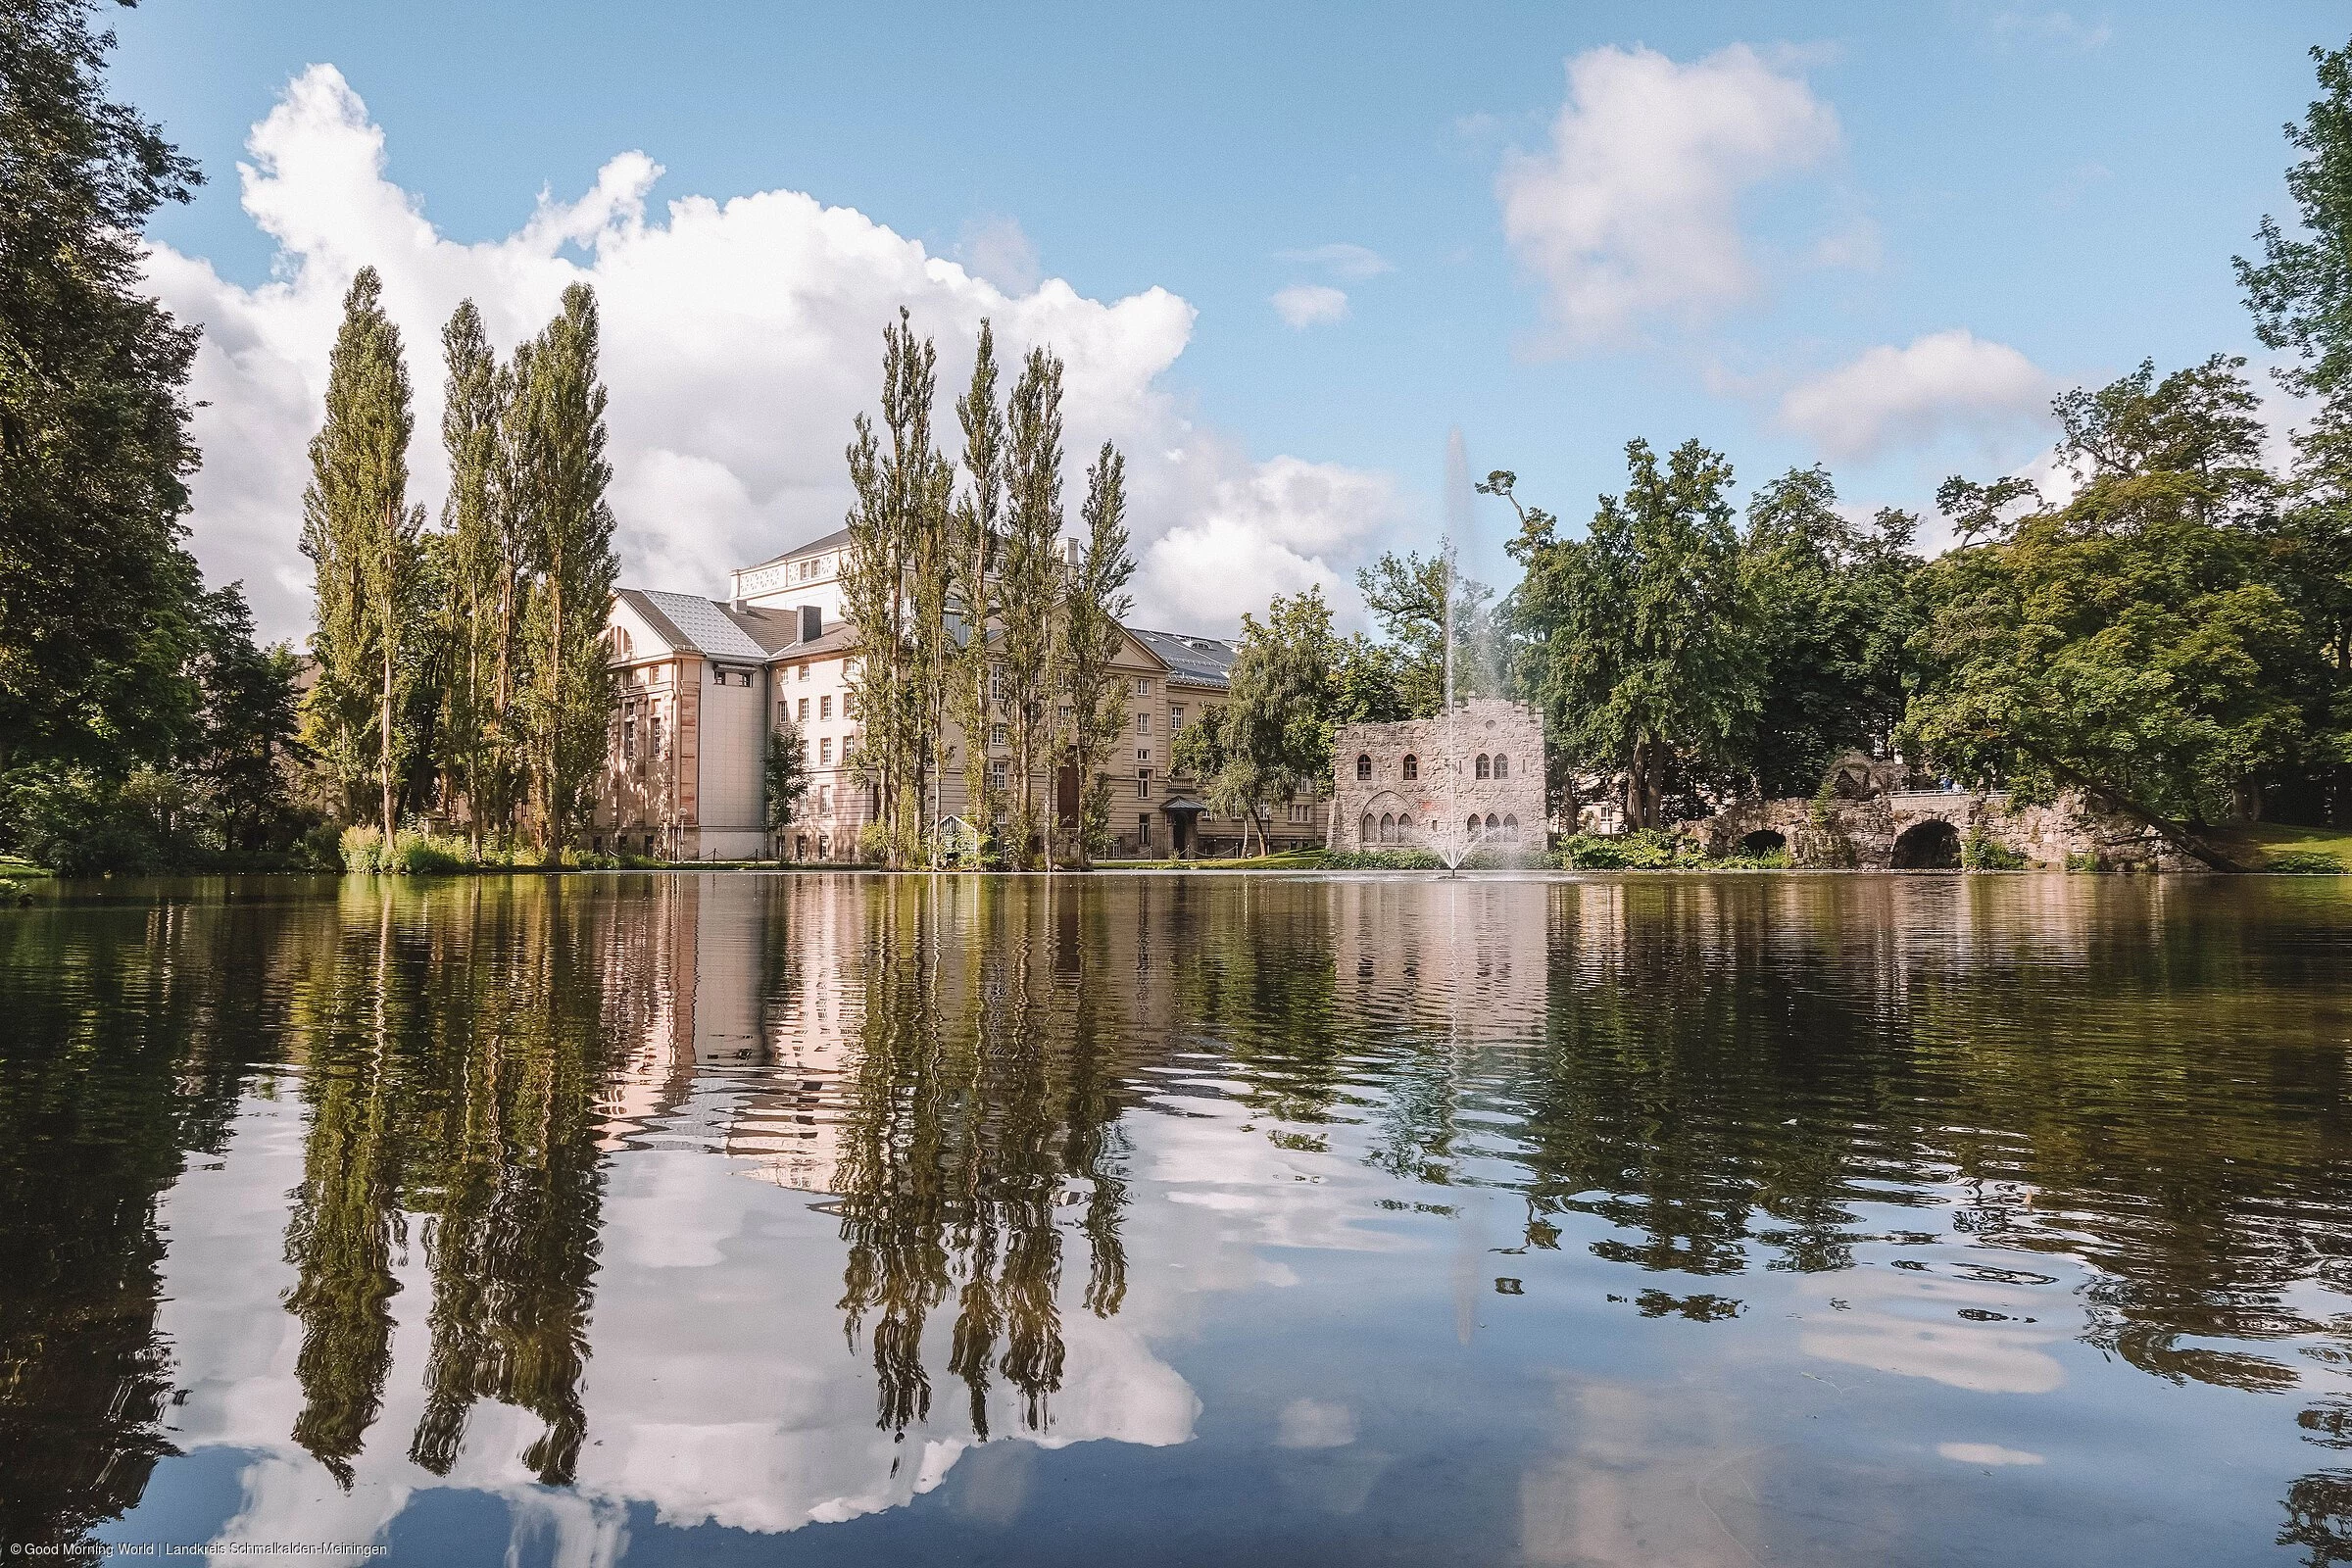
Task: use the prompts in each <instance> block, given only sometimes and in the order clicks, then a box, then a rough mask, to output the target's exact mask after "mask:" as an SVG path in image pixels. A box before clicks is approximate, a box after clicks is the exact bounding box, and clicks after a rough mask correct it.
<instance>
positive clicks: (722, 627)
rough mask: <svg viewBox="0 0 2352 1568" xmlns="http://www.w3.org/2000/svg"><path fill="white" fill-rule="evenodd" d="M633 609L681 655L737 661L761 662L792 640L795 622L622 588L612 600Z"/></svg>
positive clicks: (704, 601) (698, 597)
mask: <svg viewBox="0 0 2352 1568" xmlns="http://www.w3.org/2000/svg"><path fill="white" fill-rule="evenodd" d="M613 597H614V598H616V599H618V600H619V601H620V602H621V603H623V604H625V605H627V606H628V607H629V608H630V609H631V610H633V611H635V612H636V613H637V614H638V616H639V618H641V619H642V620H644V622H645V624H646V626H647V628H648V629H650V630H651V631H652V632H653V633H654V634H655V635H656V636H658V637H660V638H661V639H662V641H663V642H665V643H667V644H669V646H670V647H671V648H672V649H674V650H676V651H677V652H680V653H690V654H701V655H702V656H703V657H704V658H706V659H714V660H726V661H733V662H741V663H751V664H759V663H765V662H767V658H768V655H769V653H770V652H771V651H772V650H773V649H774V648H778V647H781V646H783V645H784V644H786V643H789V642H791V641H792V640H793V633H794V631H795V630H796V629H797V623H788V621H789V617H788V616H784V615H770V614H767V613H762V612H759V611H748V610H747V611H742V612H737V611H734V610H730V609H728V608H727V607H726V606H725V605H722V604H719V603H718V602H717V601H715V600H711V599H705V598H704V597H702V595H700V594H672V593H663V592H662V591H661V590H659V589H654V588H623V589H621V590H620V591H619V592H618V593H617V594H615V595H614V596H613Z"/></svg>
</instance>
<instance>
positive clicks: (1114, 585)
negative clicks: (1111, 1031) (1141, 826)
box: [1054, 441, 1135, 861]
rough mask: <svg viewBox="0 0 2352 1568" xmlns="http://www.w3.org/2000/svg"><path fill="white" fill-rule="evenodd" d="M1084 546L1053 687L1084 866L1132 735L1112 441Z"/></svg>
mask: <svg viewBox="0 0 2352 1568" xmlns="http://www.w3.org/2000/svg"><path fill="white" fill-rule="evenodd" d="M1078 515H1079V520H1080V521H1081V522H1082V523H1083V524H1084V525H1085V528H1086V542H1085V544H1084V546H1083V547H1082V548H1081V549H1080V551H1079V553H1078V559H1077V562H1076V564H1074V565H1073V566H1072V567H1071V568H1070V571H1069V573H1068V581H1067V583H1066V585H1065V592H1064V597H1063V610H1062V626H1061V636H1060V639H1059V648H1060V657H1059V659H1057V660H1056V661H1055V663H1056V665H1057V666H1058V667H1057V669H1056V677H1057V678H1056V680H1055V682H1054V685H1055V688H1056V691H1057V695H1058V697H1059V699H1060V701H1059V705H1058V707H1059V709H1060V710H1061V711H1066V712H1067V714H1068V717H1067V718H1066V719H1065V720H1063V721H1062V723H1061V725H1060V726H1059V728H1060V734H1059V736H1058V737H1057V738H1058V739H1059V741H1060V743H1061V744H1060V745H1059V746H1057V747H1056V748H1055V750H1056V752H1057V753H1066V755H1067V756H1068V757H1069V760H1070V764H1071V765H1072V766H1073V767H1075V768H1076V769H1077V770H1078V780H1079V805H1078V823H1077V829H1076V831H1075V832H1074V833H1073V834H1072V835H1071V837H1072V840H1073V843H1072V845H1071V850H1072V853H1073V855H1074V856H1075V858H1078V859H1079V860H1080V861H1084V860H1085V859H1087V858H1090V857H1091V856H1093V855H1094V854H1095V853H1097V852H1098V851H1099V850H1101V849H1103V847H1105V845H1106V842H1107V839H1108V836H1109V831H1110V798H1111V773H1110V767H1111V763H1112V762H1113V761H1114V760H1116V758H1117V755H1118V747H1119V745H1120V743H1121V742H1122V741H1123V740H1124V739H1125V737H1126V731H1127V683H1126V681H1125V679H1123V678H1122V677H1120V676H1118V675H1116V674H1114V673H1112V670H1111V662H1112V661H1113V660H1115V659H1116V658H1118V655H1119V645H1120V644H1121V643H1122V642H1123V641H1124V640H1125V638H1126V633H1125V632H1124V631H1123V630H1122V629H1121V628H1120V626H1119V622H1120V621H1121V620H1123V619H1124V618H1126V615H1127V612H1128V610H1129V609H1130V608H1131V607H1132V605H1133V604H1134V600H1133V599H1132V597H1130V596H1129V594H1128V593H1127V591H1126V589H1127V583H1128V580H1129V579H1130V578H1132V577H1133V576H1134V575H1135V557H1134V555H1133V554H1132V553H1130V551H1129V549H1128V538H1127V460H1126V459H1125V458H1123V457H1121V456H1120V455H1119V453H1118V450H1117V449H1116V448H1114V447H1113V446H1112V445H1111V444H1110V443H1109V442H1107V441H1105V442H1103V450H1102V451H1101V452H1100V453H1098V454H1097V455H1096V458H1095V462H1094V466H1092V467H1090V468H1088V469H1087V474H1086V500H1085V502H1084V503H1083V504H1082V505H1081V506H1080V508H1079V513H1078Z"/></svg>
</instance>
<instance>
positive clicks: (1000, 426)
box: [948, 318, 1005, 834]
mask: <svg viewBox="0 0 2352 1568" xmlns="http://www.w3.org/2000/svg"><path fill="white" fill-rule="evenodd" d="M956 419H957V420H958V422H960V423H961V425H962V426H963V472H964V490H963V493H962V495H960V496H959V497H957V498H956V506H955V509H954V511H953V512H952V513H951V514H950V515H949V520H948V526H949V535H950V544H949V551H948V559H949V565H948V603H949V607H950V611H951V613H953V614H954V615H955V617H956V623H957V626H958V628H959V629H958V632H957V636H956V650H955V653H954V655H953V659H952V666H951V668H950V670H949V686H948V690H949V700H948V716H949V717H950V718H951V719H952V720H954V722H955V724H956V728H957V729H958V730H960V731H961V732H962V734H963V797H964V810H965V811H966V812H967V813H968V814H969V816H970V818H971V821H972V825H973V827H974V829H975V830H976V831H978V832H981V833H990V834H993V832H994V831H995V824H996V821H997V818H998V817H999V815H1001V814H1002V812H1003V811H1004V808H1005V803H1004V802H1003V801H1001V800H999V799H997V791H996V789H995V788H994V786H993V785H992V784H991V783H990V780H989V770H988V734H989V721H990V716H991V711H992V707H993V705H992V702H991V698H990V688H991V683H992V678H993V677H992V675H991V669H992V666H993V664H994V662H995V652H994V640H993V638H992V635H991V631H990V628H991V627H992V626H994V625H995V624H996V622H997V617H998V614H999V613H1000V611H1001V608H1002V605H1003V600H1002V598H1001V597H1000V595H999V592H998V583H997V572H998V569H999V564H1000V563H1001V561H1002V559H1003V555H1004V548H1003V531H1004V526H1005V522H1004V513H1005V411H1004V408H1003V407H1002V406H1001V405H1000V404H999V403H998V401H997V341H996V332H995V329H994V328H993V327H991V326H990V324H989V322H988V320H987V319H985V318H983V319H982V320H981V322H980V347H979V352H978V354H977V356H976V357H975V358H974V359H973V361H972V380H971V385H970V387H969V388H968V389H967V390H966V391H965V392H964V395H963V396H962V397H960V398H958V399H956Z"/></svg>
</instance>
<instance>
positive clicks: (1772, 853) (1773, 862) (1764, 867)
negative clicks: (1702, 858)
mask: <svg viewBox="0 0 2352 1568" xmlns="http://www.w3.org/2000/svg"><path fill="white" fill-rule="evenodd" d="M1794 863H1795V862H1794V861H1792V860H1790V859H1789V849H1788V846H1786V845H1783V846H1782V847H1781V848H1780V849H1777V850H1766V851H1765V852H1764V853H1763V854H1762V855H1727V856H1725V857H1724V858H1722V859H1720V860H1709V861H1708V862H1707V864H1708V866H1709V867H1710V868H1712V869H1714V870H1717V871H1786V870H1788V869H1789V866H1791V865H1792V864H1794Z"/></svg>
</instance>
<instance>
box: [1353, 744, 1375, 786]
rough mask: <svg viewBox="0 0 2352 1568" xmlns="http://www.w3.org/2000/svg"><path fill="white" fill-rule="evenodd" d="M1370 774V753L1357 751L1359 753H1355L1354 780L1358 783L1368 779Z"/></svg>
mask: <svg viewBox="0 0 2352 1568" xmlns="http://www.w3.org/2000/svg"><path fill="white" fill-rule="evenodd" d="M1371 776H1372V758H1371V755H1370V754H1369V753H1365V752H1359V753H1357V754H1356V759H1355V778H1356V782H1357V783H1359V784H1360V783H1362V782H1364V781H1365V780H1367V779H1369V778H1370V777H1371Z"/></svg>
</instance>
